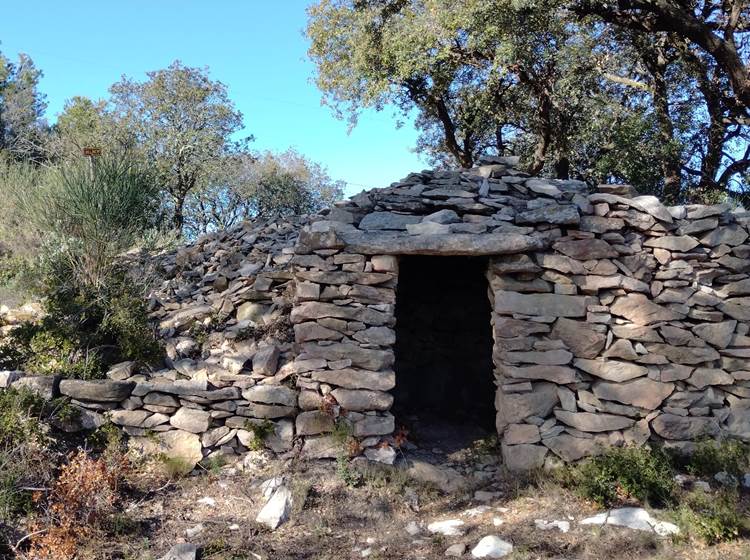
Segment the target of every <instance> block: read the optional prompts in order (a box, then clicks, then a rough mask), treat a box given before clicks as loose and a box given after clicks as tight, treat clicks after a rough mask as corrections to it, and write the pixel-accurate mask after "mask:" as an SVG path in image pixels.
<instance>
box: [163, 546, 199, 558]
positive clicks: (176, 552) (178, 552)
mask: <svg viewBox="0 0 750 560" xmlns="http://www.w3.org/2000/svg"><path fill="white" fill-rule="evenodd" d="M196 558H198V547H197V546H195V545H194V544H190V543H183V544H176V545H174V546H173V547H172V548H170V549H169V552H167V554H166V555H165V556H162V557H161V560H196Z"/></svg>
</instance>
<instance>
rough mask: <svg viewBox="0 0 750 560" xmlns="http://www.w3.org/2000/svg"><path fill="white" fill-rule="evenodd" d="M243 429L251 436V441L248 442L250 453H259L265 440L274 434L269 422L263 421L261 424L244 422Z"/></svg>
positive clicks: (271, 423) (272, 426)
mask: <svg viewBox="0 0 750 560" xmlns="http://www.w3.org/2000/svg"><path fill="white" fill-rule="evenodd" d="M245 429H246V430H247V431H249V432H251V433H252V434H253V439H252V441H250V444H249V448H250V449H251V450H252V451H260V450H262V449H263V448H264V446H265V443H264V442H265V441H266V438H267V437H269V436H271V435H272V434H273V433H274V430H275V429H276V427H275V426H274V423H273V422H271V421H270V420H263V421H262V422H251V421H249V420H246V421H245Z"/></svg>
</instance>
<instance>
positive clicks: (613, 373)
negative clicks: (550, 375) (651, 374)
mask: <svg viewBox="0 0 750 560" xmlns="http://www.w3.org/2000/svg"><path fill="white" fill-rule="evenodd" d="M573 364H574V365H575V366H576V367H577V368H578V369H581V370H583V371H585V372H586V373H588V374H590V375H595V376H596V377H600V378H602V379H606V380H607V381H628V380H629V379H635V378H636V377H642V376H644V375H647V374H648V368H646V367H644V366H641V365H638V364H633V363H630V362H619V361H616V360H588V359H584V358H578V359H576V360H575V362H573Z"/></svg>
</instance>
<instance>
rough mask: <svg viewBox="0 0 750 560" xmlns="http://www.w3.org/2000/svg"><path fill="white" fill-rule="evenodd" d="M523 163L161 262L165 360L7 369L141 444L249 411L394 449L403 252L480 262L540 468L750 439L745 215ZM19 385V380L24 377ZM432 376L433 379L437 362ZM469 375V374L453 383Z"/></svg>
mask: <svg viewBox="0 0 750 560" xmlns="http://www.w3.org/2000/svg"><path fill="white" fill-rule="evenodd" d="M516 165H517V159H516V158H487V159H485V160H483V161H482V162H480V165H479V166H477V167H475V168H473V169H470V170H456V171H423V172H420V173H412V174H410V175H409V176H408V177H406V178H405V179H403V180H402V181H400V182H398V183H394V184H392V185H391V186H390V187H387V188H383V189H374V190H371V191H368V192H363V193H360V194H359V195H356V196H354V197H352V198H351V199H350V200H348V201H343V202H341V203H338V204H337V205H336V206H335V207H334V208H332V209H330V210H327V211H324V212H322V213H321V214H319V215H317V216H313V217H300V218H295V219H291V220H286V221H278V222H254V223H247V224H244V225H242V226H241V227H238V228H235V229H233V230H230V231H227V232H220V233H217V234H213V235H210V236H207V237H205V238H202V239H200V240H198V241H197V242H196V243H195V244H193V245H191V246H189V247H186V248H184V249H181V250H179V251H177V252H176V253H172V254H169V255H162V256H160V257H158V258H157V261H158V263H159V267H160V268H162V269H163V270H164V271H165V273H166V275H167V277H168V279H167V280H165V281H164V283H163V284H162V285H161V286H160V287H159V289H157V290H155V291H154V294H153V296H152V298H151V306H152V314H153V315H152V316H153V318H154V320H155V322H157V324H158V326H159V329H160V334H161V336H162V338H163V339H164V341H165V346H166V350H167V356H166V358H165V365H166V368H165V369H164V370H161V371H156V372H145V371H141V370H139V369H138V368H137V367H136V365H134V364H122V365H120V366H119V367H118V368H115V369H114V370H113V371H112V372H110V381H108V382H102V383H96V382H90V383H84V382H79V381H62V382H60V383H59V384H57V381H52V382H50V381H49V380H39V378H37V377H33V376H28V375H26V376H25V377H24V376H23V374H21V373H19V372H6V373H5V374H0V386H3V385H8V384H9V383H11V382H15V383H26V384H27V385H34V384H38V385H39V386H40V387H41V388H44V390H46V391H47V392H48V393H49V394H56V392H59V393H62V394H64V395H67V396H69V397H70V398H71V399H73V402H74V403H75V404H77V405H78V406H79V407H80V408H81V409H82V410H83V411H84V412H85V414H84V416H83V417H84V421H85V423H86V425H87V426H90V425H95V424H97V423H99V422H101V421H102V420H103V418H104V417H105V416H108V417H109V418H111V419H112V421H113V422H115V423H117V424H119V425H121V426H123V428H124V429H125V430H126V431H127V432H128V433H130V434H131V435H132V436H133V437H134V440H135V441H137V442H140V444H141V445H142V446H144V447H148V446H149V445H150V444H151V443H150V442H153V439H154V438H153V436H154V434H156V436H157V439H158V440H159V441H160V442H161V444H162V445H163V446H166V448H168V449H177V448H184V447H187V448H188V449H190V453H191V457H200V456H206V455H210V454H213V453H227V454H236V453H241V452H243V451H244V450H245V449H246V448H247V446H248V445H249V444H250V439H251V438H252V432H251V431H249V430H248V428H249V427H250V426H249V425H248V423H250V424H253V423H260V422H263V421H266V420H268V421H272V422H273V425H274V429H275V433H274V434H273V435H272V436H271V437H269V438H267V440H266V444H267V446H268V447H269V448H271V449H273V450H275V451H277V452H286V451H288V450H291V449H292V448H293V445H294V443H295V442H296V443H298V444H299V446H300V448H299V449H300V450H301V453H302V454H303V455H304V456H306V457H334V456H337V455H338V454H339V453H340V447H341V445H340V439H339V438H337V437H334V435H333V432H334V431H336V427H337V426H339V425H341V424H345V425H346V426H347V427H348V431H349V432H350V433H351V434H352V436H353V437H355V438H356V439H357V441H358V443H359V445H358V447H357V449H350V451H356V450H359V451H361V452H363V453H364V455H365V456H367V457H370V458H372V459H376V460H389V459H390V460H392V457H393V453H392V452H390V453H389V448H388V446H389V445H390V444H391V443H392V435H393V432H394V430H395V428H396V425H395V424H396V423H395V419H394V417H393V416H392V414H391V413H390V408H391V406H392V404H393V396H392V395H391V393H390V390H391V389H393V387H394V386H395V384H396V383H398V379H397V375H396V373H394V362H395V356H394V351H393V347H394V343H395V337H396V333H395V330H394V326H395V301H396V290H397V282H398V273H399V270H398V262H399V261H398V259H399V257H400V256H401V255H469V256H486V257H489V259H488V260H489V265H488V269H487V279H488V284H489V287H490V290H489V297H490V299H491V302H492V306H493V314H492V327H493V333H494V348H493V361H494V376H495V381H496V385H497V391H496V394H495V406H496V409H497V420H496V424H497V430H498V433H499V434H500V435H501V439H502V442H503V445H502V449H503V456H504V461H505V464H506V465H507V466H508V467H509V468H511V469H526V468H532V467H538V466H541V465H543V464H544V463H545V461H547V460H551V459H552V458H554V457H557V458H559V459H562V460H564V461H575V460H578V459H580V458H583V457H586V456H590V455H594V454H597V453H600V452H601V451H602V450H603V449H604V448H606V447H607V446H610V445H624V444H634V445H641V444H643V443H644V442H646V441H648V440H649V439H655V440H661V441H663V442H665V443H666V444H667V445H670V446H675V447H680V448H684V449H689V448H690V447H691V445H692V442H694V441H696V440H698V439H700V438H703V437H723V436H734V437H739V438H741V439H744V440H746V441H750V336H749V335H748V330H750V327H749V326H748V325H749V324H750V323H749V322H750V274H748V272H749V271H750V261H748V255H750V243H748V242H747V240H748V225H749V224H750V215H748V213H746V212H744V211H743V210H742V209H738V208H733V207H731V206H730V205H729V204H718V205H713V206H675V207H665V206H664V205H662V204H661V203H660V202H659V201H658V200H657V199H656V198H654V197H651V196H637V195H636V193H635V192H634V191H633V189H632V188H630V187H628V186H624V185H602V186H600V187H599V188H598V189H597V192H593V193H592V192H591V190H590V189H589V187H588V186H587V185H586V184H584V183H582V182H580V181H572V180H570V181H562V180H546V179H540V178H533V177H529V176H528V175H526V174H525V173H523V172H521V171H519V170H518V169H516V168H515V166H516ZM24 379H25V381H24ZM425 382H426V383H427V382H429V372H426V374H425ZM457 382H458V383H460V380H458V381H457Z"/></svg>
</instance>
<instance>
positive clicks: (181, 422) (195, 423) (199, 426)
mask: <svg viewBox="0 0 750 560" xmlns="http://www.w3.org/2000/svg"><path fill="white" fill-rule="evenodd" d="M169 423H170V424H171V425H172V426H174V427H175V428H177V429H178V430H184V431H186V432H190V433H192V434H200V433H202V432H205V431H207V430H208V428H209V426H210V425H211V414H209V413H208V412H206V411H204V410H197V409H195V408H185V407H183V408H181V409H180V410H178V411H177V412H176V413H174V414H173V415H172V417H171V418H170V419H169Z"/></svg>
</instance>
